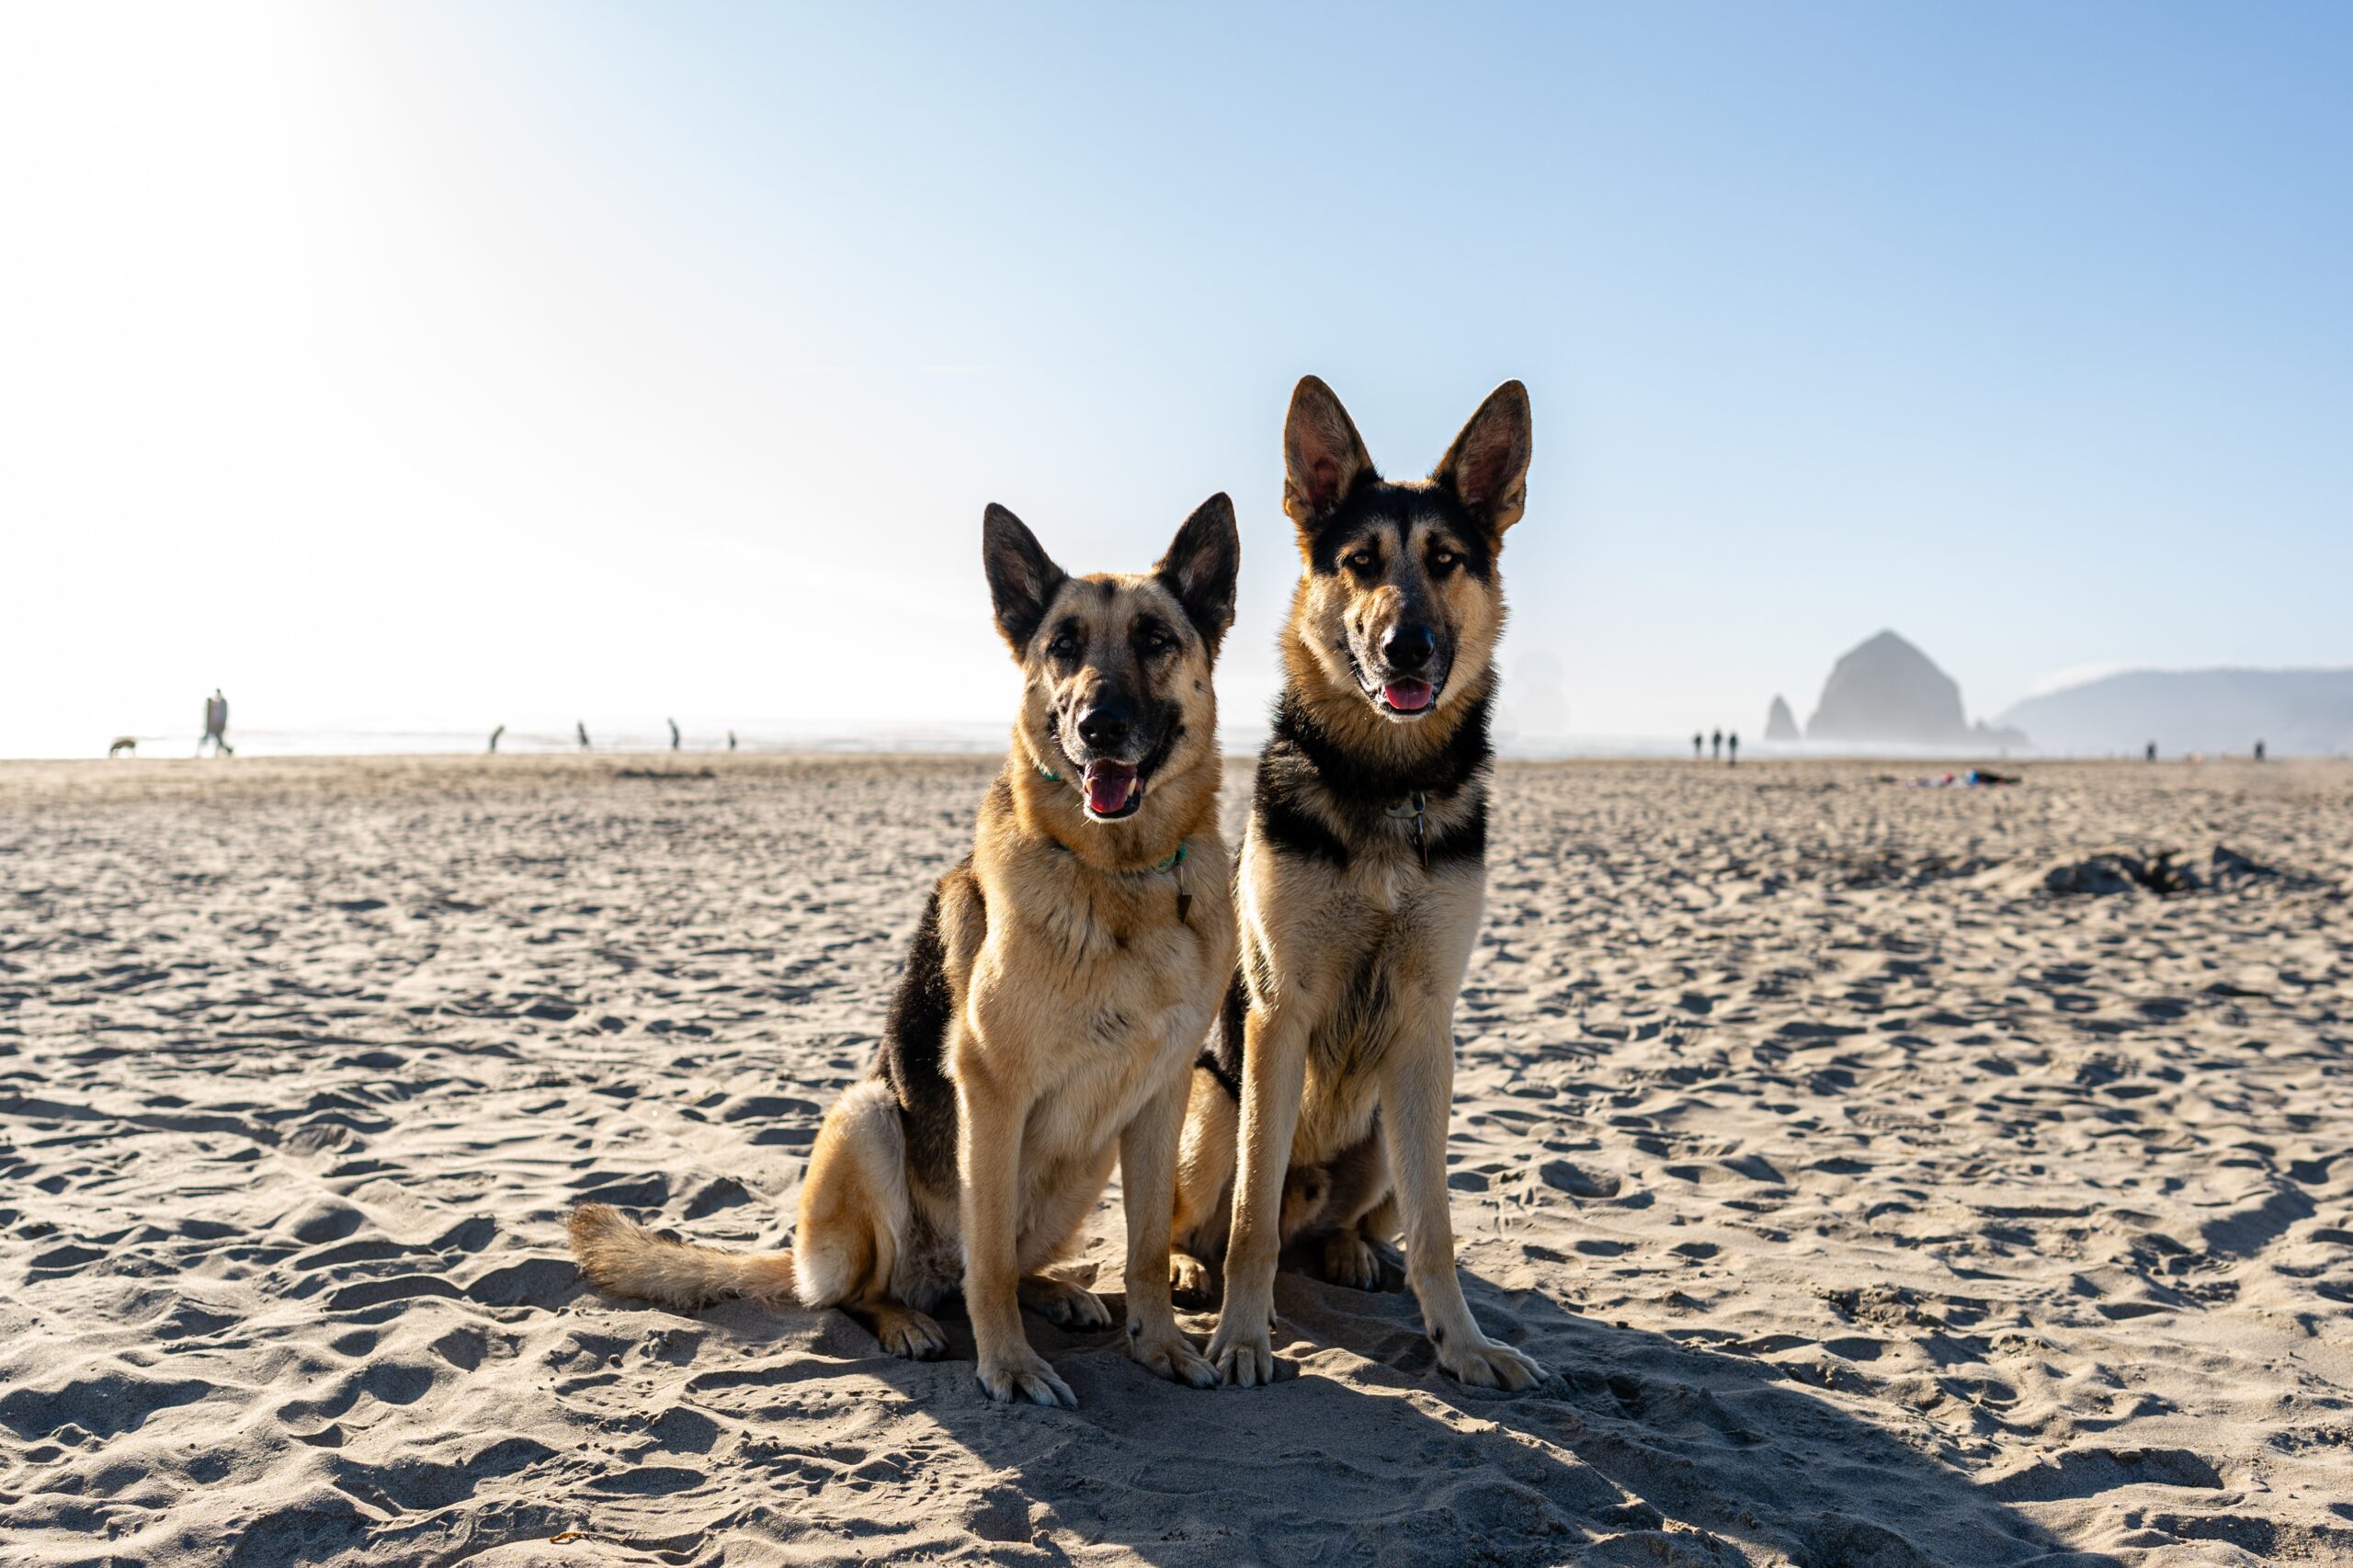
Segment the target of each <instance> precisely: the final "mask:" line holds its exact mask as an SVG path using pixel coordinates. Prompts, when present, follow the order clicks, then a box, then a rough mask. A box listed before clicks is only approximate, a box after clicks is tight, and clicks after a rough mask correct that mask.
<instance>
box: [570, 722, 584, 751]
mask: <svg viewBox="0 0 2353 1568" xmlns="http://www.w3.org/2000/svg"><path fill="white" fill-rule="evenodd" d="M572 727H573V729H574V731H575V732H576V733H578V734H579V736H580V749H581V750H582V751H586V750H587V749H588V721H586V720H585V719H575V720H574V721H573V722H572Z"/></svg>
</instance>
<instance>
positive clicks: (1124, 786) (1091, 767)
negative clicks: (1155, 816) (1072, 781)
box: [1083, 757, 1143, 822]
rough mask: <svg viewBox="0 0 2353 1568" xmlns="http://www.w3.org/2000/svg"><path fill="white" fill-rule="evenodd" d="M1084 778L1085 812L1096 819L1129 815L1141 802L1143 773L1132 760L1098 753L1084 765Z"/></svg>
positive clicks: (1104, 820) (1099, 820) (1102, 819)
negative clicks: (1112, 758)
mask: <svg viewBox="0 0 2353 1568" xmlns="http://www.w3.org/2000/svg"><path fill="white" fill-rule="evenodd" d="M1083 778H1084V788H1085V791H1086V814H1087V815H1088V816H1091V817H1093V818H1094V819H1095V820H1096V821H1097V822H1112V821H1115V820H1117V819H1118V818H1120V817H1124V816H1131V815H1133V814H1134V812H1135V811H1136V809H1137V808H1138V807H1139V806H1142V804H1143V773H1142V770H1141V769H1140V768H1138V767H1136V765H1135V764H1134V763H1132V762H1106V761H1104V760H1102V759H1101V758H1099V757H1098V758H1097V759H1096V760H1095V761H1093V762H1090V763H1088V764H1087V765H1086V773H1085V775H1084V776H1083Z"/></svg>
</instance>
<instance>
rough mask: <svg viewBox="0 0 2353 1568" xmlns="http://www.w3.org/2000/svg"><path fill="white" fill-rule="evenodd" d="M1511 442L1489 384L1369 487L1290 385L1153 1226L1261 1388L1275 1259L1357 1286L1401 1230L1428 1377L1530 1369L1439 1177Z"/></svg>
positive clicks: (1499, 624) (1226, 1355)
mask: <svg viewBox="0 0 2353 1568" xmlns="http://www.w3.org/2000/svg"><path fill="white" fill-rule="evenodd" d="M1532 441H1533V437H1532V433H1531V430H1530V426H1529V407H1528V393H1527V392H1526V390H1525V389H1524V388H1523V387H1521V385H1520V384H1519V383H1518V381H1507V382H1506V383H1505V384H1504V385H1502V386H1501V387H1498V388H1497V389H1496V390H1495V392H1493V393H1491V394H1490V395H1489V396H1488V398H1487V400H1486V401H1485V402H1484V403H1482V404H1481V405H1480V407H1479V410H1478V412H1477V413H1475V414H1473V415H1472V417H1471V421H1470V423H1469V424H1468V425H1466V426H1463V429H1462V432H1461V435H1460V436H1458V437H1456V438H1455V441H1454V445H1453V447H1452V448H1451V449H1449V451H1448V452H1447V454H1446V456H1445V458H1444V459H1443V460H1440V461H1439V463H1438V467H1437V468H1436V469H1435V470H1434V471H1433V472H1431V474H1430V477H1429V478H1428V479H1427V480H1419V481H1413V482H1408V483H1392V482H1390V481H1386V480H1383V479H1382V478H1381V476H1380V474H1379V473H1377V472H1375V471H1374V469H1373V465H1372V460H1371V459H1370V456H1369V455H1368V454H1367V453H1366V451H1365V448H1364V443H1363V441H1362V440H1361V439H1360V438H1359V437H1358V435H1357V430H1356V426H1355V425H1354V424H1353V423H1352V422H1351V421H1350V420H1349V418H1348V415H1347V411H1346V410H1345V409H1343V408H1342V407H1341V406H1340V403H1339V400H1338V399H1337V398H1336V397H1335V396H1333V395H1332V392H1331V389H1330V388H1328V387H1326V386H1325V385H1324V383H1323V382H1322V381H1318V380H1316V379H1315V378H1314V377H1313V376H1310V377H1308V378H1307V379H1305V380H1304V381H1301V382H1300V384H1299V388H1298V390H1297V392H1294V393H1293V394H1292V398H1291V405H1290V417H1289V419H1288V421H1287V422H1286V425H1285V428H1284V434H1283V460H1284V469H1285V476H1286V478H1285V487H1284V496H1283V509H1284V510H1285V511H1286V512H1288V513H1289V514H1290V517H1291V519H1292V521H1293V522H1294V523H1295V524H1296V525H1297V527H1298V539H1299V548H1300V553H1301V555H1302V560H1303V565H1304V569H1303V571H1302V574H1301V577H1300V581H1299V586H1298V589H1297V591H1296V592H1295V593H1294V594H1293V596H1292V598H1291V608H1290V619H1289V620H1288V621H1287V623H1286V624H1285V626H1284V628H1283V632H1282V644H1281V646H1282V661H1283V669H1284V675H1285V677H1286V678H1285V685H1284V687H1283V692H1282V696H1281V699H1280V700H1279V703H1278V704H1277V707H1276V710H1275V720H1274V733H1273V735H1272V737H1271V738H1270V739H1269V740H1268V741H1267V747H1266V751H1265V753H1264V754H1263V756H1261V758H1260V761H1259V766H1258V782H1257V790H1256V795H1255V797H1254V798H1253V800H1252V801H1251V810H1250V823H1249V827H1248V830H1247V832H1246V834H1245V837H1244V839H1243V846H1242V857H1241V872H1240V876H1239V878H1238V881H1237V902H1238V903H1239V906H1240V919H1241V927H1242V934H1241V942H1242V958H1241V963H1240V966H1239V971H1238V973H1237V976H1236V979H1235V981H1234V984H1233V990H1232V992H1231V994H1230V995H1229V997H1228V1001H1227V1005H1226V1006H1225V1008H1224V1009H1223V1017H1222V1021H1221V1023H1220V1026H1219V1028H1218V1030H1217V1032H1216V1035H1215V1036H1214V1038H1213V1039H1212V1041H1211V1049H1210V1051H1209V1052H1208V1053H1206V1055H1205V1056H1204V1059H1203V1062H1202V1064H1201V1067H1200V1068H1199V1071H1198V1072H1197V1073H1196V1074H1195V1081H1194V1085H1193V1087H1192V1090H1191V1095H1190V1111H1189V1114H1188V1120H1187V1127H1186V1137H1185V1146H1184V1150H1183V1153H1182V1156H1181V1159H1180V1165H1179V1171H1180V1174H1179V1182H1178V1198H1177V1212H1176V1231H1177V1236H1178V1245H1179V1248H1180V1251H1179V1255H1178V1256H1177V1257H1176V1259H1175V1264H1174V1267H1175V1268H1176V1278H1177V1283H1178V1285H1179V1286H1180V1287H1183V1288H1185V1289H1187V1290H1188V1292H1189V1291H1199V1290H1203V1288H1204V1287H1205V1286H1206V1284H1207V1282H1208V1280H1209V1278H1210V1275H1211V1269H1212V1267H1214V1264H1215V1262H1216V1260H1217V1258H1218V1257H1219V1256H1220V1255H1221V1254H1222V1256H1223V1259H1224V1273H1225V1300H1224V1304H1223V1309H1222V1312H1221V1313H1220V1315H1219V1319H1218V1327H1217V1334H1216V1336H1215V1338H1214V1339H1212V1340H1211V1346H1210V1357H1211V1360H1213V1361H1215V1362H1216V1363H1217V1366H1218V1369H1219V1371H1220V1373H1221V1374H1222V1376H1223V1378H1224V1379H1225V1380H1226V1381H1229V1382H1233V1383H1238V1384H1242V1385H1245V1386H1247V1385H1250V1384H1253V1383H1263V1382H1266V1381H1268V1380H1269V1379H1270V1378H1271V1377H1272V1375H1273V1371H1274V1356H1273V1351H1272V1349H1271V1335H1270V1329H1269V1324H1270V1319H1271V1308H1272V1304H1273V1290H1274V1275H1275V1267H1276V1263H1277V1259H1278V1256H1279V1253H1280V1251H1281V1250H1282V1248H1283V1247H1284V1246H1285V1245H1286V1244H1291V1243H1294V1242H1297V1243H1303V1244H1309V1245H1310V1246H1314V1245H1319V1244H1320V1247H1321V1253H1322V1259H1323V1263H1324V1271H1325V1273H1326V1274H1327V1275H1328V1276H1329V1277H1331V1278H1335V1279H1338V1280H1343V1281H1346V1282H1347V1283H1349V1284H1354V1285H1359V1286H1363V1287H1366V1288H1370V1287H1371V1286H1373V1285H1374V1284H1376V1283H1377V1282H1378V1280H1379V1278H1380V1268H1381V1257H1380V1255H1379V1254H1378V1253H1377V1252H1376V1250H1375V1246H1374V1244H1375V1243H1376V1242H1379V1241H1383V1240H1385V1239H1386V1238H1387V1237H1388V1236H1389V1235H1390V1234H1391V1233H1393V1232H1394V1231H1395V1229H1396V1228H1397V1226H1398V1223H1399V1221H1400V1220H1402V1221H1403V1227H1404V1243H1405V1256H1404V1273H1405V1278H1406V1280H1407V1282H1408V1283H1410V1284H1411V1285H1412V1286H1413V1288H1414V1290H1415V1293H1416V1294H1417V1295H1418V1296H1419V1297H1420V1299H1421V1303H1422V1316H1423V1321H1424V1322H1425V1323H1426V1324H1427V1325H1428V1327H1429V1332H1430V1338H1431V1340H1432V1342H1433V1344H1434V1345H1435V1346H1436V1348H1437V1352H1438V1364H1439V1365H1440V1366H1442V1367H1444V1368H1445V1369H1446V1370H1447V1371H1449V1373H1451V1374H1452V1375H1453V1376H1455V1377H1456V1378H1458V1379H1461V1381H1464V1382H1467V1383H1475V1384H1480V1385H1484V1386H1500V1387H1504V1388H1514V1389H1517V1388H1525V1387H1527V1386H1529V1384H1531V1383H1533V1382H1535V1381H1538V1379H1539V1378H1540V1375H1541V1374H1540V1371H1539V1369H1538V1368H1537V1366H1536V1364H1535V1363H1534V1362H1532V1361H1530V1360H1529V1358H1527V1357H1526V1356H1524V1355H1522V1354H1521V1353H1520V1352H1518V1350H1515V1349H1513V1348H1511V1347H1510V1346H1504V1345H1500V1344H1496V1343H1495V1342H1494V1341H1492V1340H1490V1339H1488V1337H1487V1336H1486V1335H1484V1334H1483V1333H1482V1332H1481V1331H1480V1329H1479V1325H1478V1324H1477V1323H1476V1322H1474V1321H1473V1320H1472V1316H1471V1311H1470V1308H1469V1307H1468V1306H1467V1305H1466V1304H1465V1303H1464V1301H1463V1299H1462V1286H1461V1280H1460V1279H1459V1278H1457V1277H1456V1275H1455V1268H1454V1233H1453V1229H1452V1225H1451V1222H1450V1221H1449V1216H1448V1212H1447V1185H1446V1138H1447V1119H1448V1113H1449V1103H1450V1101H1451V1099H1452V1096H1453V1085H1454V1040H1453V1028H1452V1026H1453V1013H1454V1000H1455V994H1456V992H1457V991H1458V990H1459V989H1460V988H1461V983H1462V972H1463V968H1464V965H1465V964H1466V963H1467V962H1468V961H1469V959H1470V955H1471V947H1472V940H1473V938H1474V937H1476V936H1477V934H1478V929H1479V919H1480V915H1481V912H1482V907H1483V903H1484V901H1485V896H1486V866H1485V852H1486V840H1487V789H1488V772H1489V764H1490V762H1491V760H1492V756H1493V754H1492V751H1491V748H1490V746H1489V743H1488V738H1487V722H1488V710H1489V707H1490V705H1491V704H1492V702H1493V701H1494V699H1495V681H1496V677H1495V669H1494V665H1493V654H1494V651H1495V641H1496V638H1497V636H1498V634H1499V633H1500V632H1501V631H1502V629H1503V622H1504V600H1503V585H1502V582H1501V579H1500V578H1499V577H1498V575H1497V573H1496V557H1497V555H1498V554H1499V553H1500V551H1501V550H1502V548H1503V539H1504V531H1505V530H1506V528H1510V527H1511V526H1512V524H1513V523H1515V522H1517V521H1518V519H1519V516H1520V513H1521V511H1522V509H1523V507H1524V506H1525V504H1526V483H1527V474H1528V465H1529V458H1530V456H1531V452H1532ZM1401 661H1404V662H1402V663H1401ZM1237 1124H1238V1125H1237ZM1237 1152H1238V1160H1237Z"/></svg>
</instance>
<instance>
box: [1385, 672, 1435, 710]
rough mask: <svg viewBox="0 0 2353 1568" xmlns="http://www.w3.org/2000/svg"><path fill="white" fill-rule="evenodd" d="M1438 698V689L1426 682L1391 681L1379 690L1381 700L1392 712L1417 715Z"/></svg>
mask: <svg viewBox="0 0 2353 1568" xmlns="http://www.w3.org/2000/svg"><path fill="white" fill-rule="evenodd" d="M1437 697H1438V687H1434V686H1432V685H1431V684H1430V683H1429V682H1427V681H1426V680H1392V681H1388V682H1385V683H1384V684H1383V685H1382V686H1381V702H1382V703H1383V704H1384V705H1386V706H1387V707H1388V708H1389V709H1391V710H1392V711H1394V712H1398V713H1419V712H1421V711H1422V710H1424V709H1426V708H1427V707H1428V706H1429V705H1430V703H1431V702H1432V701H1434V700H1435V699H1437Z"/></svg>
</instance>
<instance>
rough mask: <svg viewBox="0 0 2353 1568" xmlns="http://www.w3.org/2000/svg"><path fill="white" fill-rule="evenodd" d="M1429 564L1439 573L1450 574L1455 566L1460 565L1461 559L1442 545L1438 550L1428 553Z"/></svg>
mask: <svg viewBox="0 0 2353 1568" xmlns="http://www.w3.org/2000/svg"><path fill="white" fill-rule="evenodd" d="M1430 564H1431V565H1433V566H1435V567H1437V568H1438V570H1439V571H1441V572H1451V571H1453V570H1454V569H1455V568H1456V567H1457V566H1460V565H1461V564H1462V557H1461V556H1460V555H1457V554H1456V553H1455V552H1454V551H1450V550H1449V549H1447V548H1446V547H1445V546H1444V545H1440V546H1438V549H1436V550H1433V551H1430Z"/></svg>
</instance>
